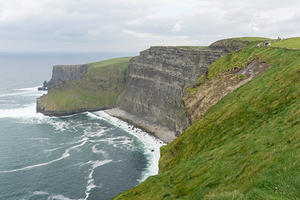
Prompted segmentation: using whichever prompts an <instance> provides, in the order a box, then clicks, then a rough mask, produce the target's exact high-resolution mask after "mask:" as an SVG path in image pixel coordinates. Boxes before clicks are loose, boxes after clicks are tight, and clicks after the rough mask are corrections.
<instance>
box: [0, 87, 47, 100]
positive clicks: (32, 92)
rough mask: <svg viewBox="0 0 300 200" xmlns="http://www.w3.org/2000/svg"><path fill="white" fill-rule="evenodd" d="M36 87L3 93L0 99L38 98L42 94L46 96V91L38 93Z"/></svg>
mask: <svg viewBox="0 0 300 200" xmlns="http://www.w3.org/2000/svg"><path fill="white" fill-rule="evenodd" d="M38 87H39V86H37V87H31V88H20V89H15V90H14V92H10V93H5V94H0V98H1V97H11V96H27V97H30V96H32V97H38V96H41V95H42V94H46V93H47V92H46V91H38Z"/></svg>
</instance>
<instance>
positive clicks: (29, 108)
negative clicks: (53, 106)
mask: <svg viewBox="0 0 300 200" xmlns="http://www.w3.org/2000/svg"><path fill="white" fill-rule="evenodd" d="M119 56H128V54H127V55H126V54H109V53H107V54H105V53H87V54H72V53H70V54H58V53H57V54H46V53H40V54H32V53H27V54H24V53H20V54H15V53H14V54H11V53H0V200H18V199H24V200H35V199H38V200H43V199H45V200H69V199H89V200H93V199H97V200H102V199H103V200H104V199H110V198H112V197H114V196H115V195H117V194H119V193H120V192H122V191H125V190H127V189H129V188H132V187H134V186H136V185H137V184H138V183H140V182H141V181H143V180H145V179H146V178H147V177H148V176H150V175H154V174H156V173H157V172H158V167H157V162H158V159H159V147H160V146H161V145H162V142H161V141H159V140H156V139H155V138H153V137H151V136H149V135H147V134H146V133H144V132H143V131H141V130H139V129H136V128H134V127H132V126H130V125H128V124H127V123H125V122H122V121H120V120H118V119H116V118H113V117H110V116H109V115H107V114H105V113H104V112H95V113H89V112H86V113H82V114H76V115H72V116H68V117H46V116H43V115H42V114H37V113H36V112H35V106H36V105H35V99H36V98H37V97H38V96H40V95H42V94H43V92H38V91H37V87H38V86H40V85H41V83H42V82H43V81H44V80H49V79H50V76H51V70H52V65H54V64H79V63H87V62H94V61H99V60H103V59H106V58H111V57H119Z"/></svg>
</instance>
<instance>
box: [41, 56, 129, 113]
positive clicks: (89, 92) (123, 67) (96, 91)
mask: <svg viewBox="0 0 300 200" xmlns="http://www.w3.org/2000/svg"><path fill="white" fill-rule="evenodd" d="M129 60H130V58H117V59H110V60H105V61H101V62H97V63H91V64H90V67H89V69H88V72H87V74H85V76H84V77H83V78H82V79H80V80H75V81H67V82H65V83H63V84H60V85H57V86H55V87H54V88H52V89H51V90H50V91H49V92H48V94H47V95H46V96H45V97H43V98H42V102H41V103H40V104H41V105H40V106H42V107H43V108H45V110H46V111H47V112H48V113H51V112H53V113H55V112H56V113H66V114H69V113H72V112H76V111H82V110H93V109H99V108H105V107H113V106H114V105H115V103H116V99H117V97H118V96H119V94H120V93H121V92H122V91H123V87H124V85H125V81H126V76H127V68H128V63H129Z"/></svg>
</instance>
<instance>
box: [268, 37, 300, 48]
mask: <svg viewBox="0 0 300 200" xmlns="http://www.w3.org/2000/svg"><path fill="white" fill-rule="evenodd" d="M272 47H282V48H289V49H300V37H295V38H288V39H284V40H277V41H276V42H272Z"/></svg>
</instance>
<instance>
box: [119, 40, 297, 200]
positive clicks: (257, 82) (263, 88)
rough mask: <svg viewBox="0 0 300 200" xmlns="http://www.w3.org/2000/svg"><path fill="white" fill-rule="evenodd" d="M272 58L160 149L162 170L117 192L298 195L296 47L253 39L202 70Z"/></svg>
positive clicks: (213, 72)
mask: <svg viewBox="0 0 300 200" xmlns="http://www.w3.org/2000/svg"><path fill="white" fill-rule="evenodd" d="M253 59H259V60H260V61H261V62H266V63H268V64H269V65H270V67H269V69H268V70H267V71H266V72H264V73H262V74H260V75H258V76H257V77H255V78H254V79H253V80H252V81H250V82H248V83H247V84H245V85H243V86H241V87H240V88H238V89H236V90H235V91H234V92H232V93H230V94H228V95H227V96H225V97H224V98H223V99H222V100H221V101H219V102H218V103H217V104H216V105H214V106H212V107H211V108H210V109H209V110H208V111H207V112H206V113H205V115H204V117H202V118H201V119H200V120H198V121H196V122H195V123H194V124H193V125H192V126H191V127H189V128H188V129H187V130H186V131H185V132H184V133H183V134H182V135H181V136H180V137H178V138H177V139H176V140H175V141H173V142H172V143H170V144H168V145H167V146H164V147H163V148H162V149H161V159H160V164H159V165H160V166H159V167H160V172H159V174H158V175H157V176H153V177H149V178H148V179H147V180H146V181H145V182H143V183H141V184H140V185H139V186H137V187H135V188H133V189H131V190H129V191H127V192H124V193H122V194H120V195H119V196H117V197H116V198H115V199H118V200H119V199H131V200H132V199H140V200H145V199H147V200H148V199H149V200H150V199H189V200H190V199H228V200H229V199H230V200H231V199H300V51H298V50H288V49H283V48H266V47H257V43H254V44H252V45H250V46H248V47H246V48H244V49H242V50H241V51H239V52H235V53H231V54H228V55H227V56H225V57H223V58H220V59H218V60H217V61H216V62H215V63H214V64H213V65H212V66H210V71H209V74H208V78H210V79H213V78H216V77H217V74H219V73H222V72H224V71H226V70H233V69H234V68H235V67H238V68H241V67H243V66H245V65H246V64H247V63H249V62H251V60H253Z"/></svg>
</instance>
